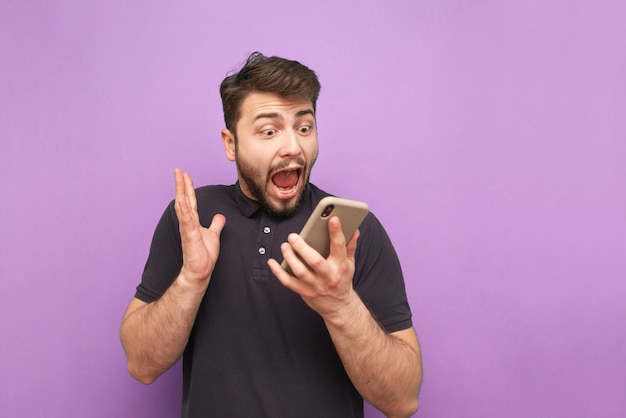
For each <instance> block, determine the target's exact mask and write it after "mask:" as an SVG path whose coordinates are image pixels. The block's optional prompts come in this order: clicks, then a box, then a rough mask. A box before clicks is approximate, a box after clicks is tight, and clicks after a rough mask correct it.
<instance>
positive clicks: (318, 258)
mask: <svg viewBox="0 0 626 418" xmlns="http://www.w3.org/2000/svg"><path fill="white" fill-rule="evenodd" d="M287 241H288V242H289V244H287V245H284V246H283V247H281V251H282V252H283V256H284V257H285V258H286V259H287V263H289V267H290V268H291V271H293V272H294V273H295V274H296V276H297V277H298V278H299V279H303V278H304V277H303V275H304V274H306V273H308V272H310V271H319V270H321V269H322V268H323V264H324V262H325V261H326V259H325V258H324V257H322V255H321V254H320V253H318V252H317V250H315V249H314V248H313V247H311V246H310V245H309V244H307V243H306V241H305V240H304V239H302V237H301V236H300V235H298V234H289V236H288V237H287Z"/></svg>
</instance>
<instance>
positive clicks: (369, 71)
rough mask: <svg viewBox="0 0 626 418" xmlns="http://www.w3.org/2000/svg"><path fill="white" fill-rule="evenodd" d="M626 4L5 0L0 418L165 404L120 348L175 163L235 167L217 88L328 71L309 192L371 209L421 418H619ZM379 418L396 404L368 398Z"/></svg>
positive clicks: (176, 384)
mask: <svg viewBox="0 0 626 418" xmlns="http://www.w3.org/2000/svg"><path fill="white" fill-rule="evenodd" d="M625 18H626V6H624V2H622V1H619V0H615V1H608V0H607V1H598V0H581V1H565V0H560V1H559V0H554V1H540V0H532V1H528V2H517V1H512V0H506V1H499V2H496V1H468V0H450V1H421V2H420V1H402V2H394V1H389V2H381V1H377V2H374V1H362V0H359V1H357V0H351V1H344V2H337V1H334V0H321V1H316V2H307V3H301V2H288V1H284V0H268V1H264V2H256V1H252V0H231V1H220V2H217V1H201V0H194V1H181V2H174V1H171V2H163V1H160V2H155V1H88V2H86V1H79V0H74V1H73V0H58V1H54V2H48V1H17V0H13V1H11V0H1V1H0V71H1V76H0V141H1V142H0V176H1V177H0V199H1V205H0V234H1V235H0V257H1V259H0V279H1V284H0V286H1V287H0V317H1V318H2V320H1V325H0V326H1V330H0V331H1V332H0V338H1V342H0V416H2V417H61V416H62V417H81V418H82V417H86V416H88V417H103V418H104V417H107V418H108V417H148V416H150V417H172V416H177V415H178V413H179V402H180V370H179V368H178V367H177V368H175V369H173V370H172V371H170V372H169V373H168V374H166V375H165V376H163V377H162V378H161V379H160V380H159V381H157V383H155V384H154V385H153V386H149V387H144V386H142V385H140V384H139V383H137V382H135V381H133V380H132V379H131V378H130V377H129V375H128V374H127V372H126V369H125V357H124V353H123V350H122V348H121V345H120V343H119V338H118V328H119V324H120V320H121V317H122V314H123V312H124V310H125V308H126V306H127V304H128V302H129V300H130V298H131V297H132V295H133V292H134V287H135V286H136V285H137V283H138V280H139V278H140V274H141V271H142V268H143V263H144V262H145V258H146V255H147V251H148V245H149V241H150V237H151V235H152V231H153V228H154V226H155V224H156V222H157V220H158V218H159V216H160V214H161V212H162V211H163V209H164V208H165V205H166V204H167V203H168V201H169V200H170V199H171V198H173V180H172V169H173V167H175V166H180V167H182V168H184V169H186V170H188V171H190V172H191V174H192V175H193V176H194V179H195V181H196V184H197V185H201V184H208V183H227V184H230V183H232V182H233V181H234V180H235V168H234V166H233V165H232V164H231V163H229V162H228V161H227V160H226V158H225V157H224V154H223V151H222V149H221V142H220V135H219V132H220V129H221V128H222V126H223V121H222V119H221V117H222V115H221V107H220V101H219V95H218V85H219V83H220V82H221V80H222V79H223V78H224V76H225V75H226V74H227V72H228V71H229V70H231V69H233V68H235V67H237V66H238V65H239V64H240V63H241V62H242V61H243V59H244V58H245V56H246V55H247V53H249V52H251V51H254V50H261V51H263V52H264V53H266V54H277V55H282V56H286V57H290V58H294V59H298V60H300V61H302V62H303V63H305V64H307V65H309V66H311V67H312V68H313V69H315V70H316V71H317V73H318V74H319V77H320V80H321V82H322V95H321V97H320V101H319V113H318V123H319V132H320V158H319V161H318V165H317V166H316V169H315V170H314V172H313V177H312V179H313V182H315V183H316V184H317V185H319V186H320V187H323V188H325V189H328V190H329V191H331V192H333V193H335V194H338V195H342V196H344V197H348V198H354V199H362V200H365V201H367V202H369V203H370V205H371V207H372V210H373V211H374V212H375V213H376V214H377V215H378V216H379V218H380V219H381V220H382V221H383V223H384V224H385V226H386V228H387V229H388V232H389V234H390V236H391V237H392V239H393V241H394V243H395V245H396V248H397V251H398V253H399V255H400V257H401V260H402V263H403V268H404V270H405V275H406V280H407V288H408V292H409V296H410V300H411V305H412V307H413V311H414V319H415V327H416V329H417V331H418V334H419V336H420V339H421V343H422V349H423V355H424V367H425V381H424V385H423V390H422V393H421V408H420V411H419V412H418V413H417V416H420V417H432V418H435V417H436V418H440V417H446V418H450V417H463V418H468V417H470V418H471V417H555V416H559V417H623V416H626V321H625V318H626V261H625V260H626V184H625V179H626V164H625V160H626V144H625V141H626V29H625V27H626V25H625V24H624V21H625ZM368 416H369V417H379V416H380V414H379V413H378V412H376V411H375V410H373V409H369V408H368Z"/></svg>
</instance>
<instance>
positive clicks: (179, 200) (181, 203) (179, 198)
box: [174, 168, 190, 221]
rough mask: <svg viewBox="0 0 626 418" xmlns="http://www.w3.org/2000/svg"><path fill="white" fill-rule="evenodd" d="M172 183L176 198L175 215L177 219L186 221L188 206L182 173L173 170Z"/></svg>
mask: <svg viewBox="0 0 626 418" xmlns="http://www.w3.org/2000/svg"><path fill="white" fill-rule="evenodd" d="M174 182H175V184H176V198H175V202H174V203H175V204H174V207H175V209H176V215H177V216H178V219H180V220H182V221H187V220H188V219H189V216H190V215H189V204H188V203H187V197H186V196H185V179H184V176H183V172H182V171H181V170H180V169H178V168H175V169H174Z"/></svg>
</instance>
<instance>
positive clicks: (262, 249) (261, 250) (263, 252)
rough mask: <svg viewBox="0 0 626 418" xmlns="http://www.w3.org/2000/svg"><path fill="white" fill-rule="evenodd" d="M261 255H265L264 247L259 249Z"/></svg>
mask: <svg viewBox="0 0 626 418" xmlns="http://www.w3.org/2000/svg"><path fill="white" fill-rule="evenodd" d="M259 254H261V255H263V254H265V248H263V247H261V248H259Z"/></svg>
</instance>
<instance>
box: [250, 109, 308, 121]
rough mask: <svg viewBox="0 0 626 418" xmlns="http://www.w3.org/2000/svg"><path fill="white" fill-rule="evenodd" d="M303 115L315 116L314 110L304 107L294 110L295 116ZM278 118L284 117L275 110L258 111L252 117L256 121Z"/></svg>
mask: <svg viewBox="0 0 626 418" xmlns="http://www.w3.org/2000/svg"><path fill="white" fill-rule="evenodd" d="M305 115H312V116H313V117H315V112H313V109H304V110H300V111H298V112H296V117H302V116H305ZM266 118H267V119H278V120H282V119H284V117H283V116H282V115H281V114H280V113H277V112H267V113H259V114H258V115H256V116H255V117H254V120H255V121H257V120H259V119H266Z"/></svg>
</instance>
